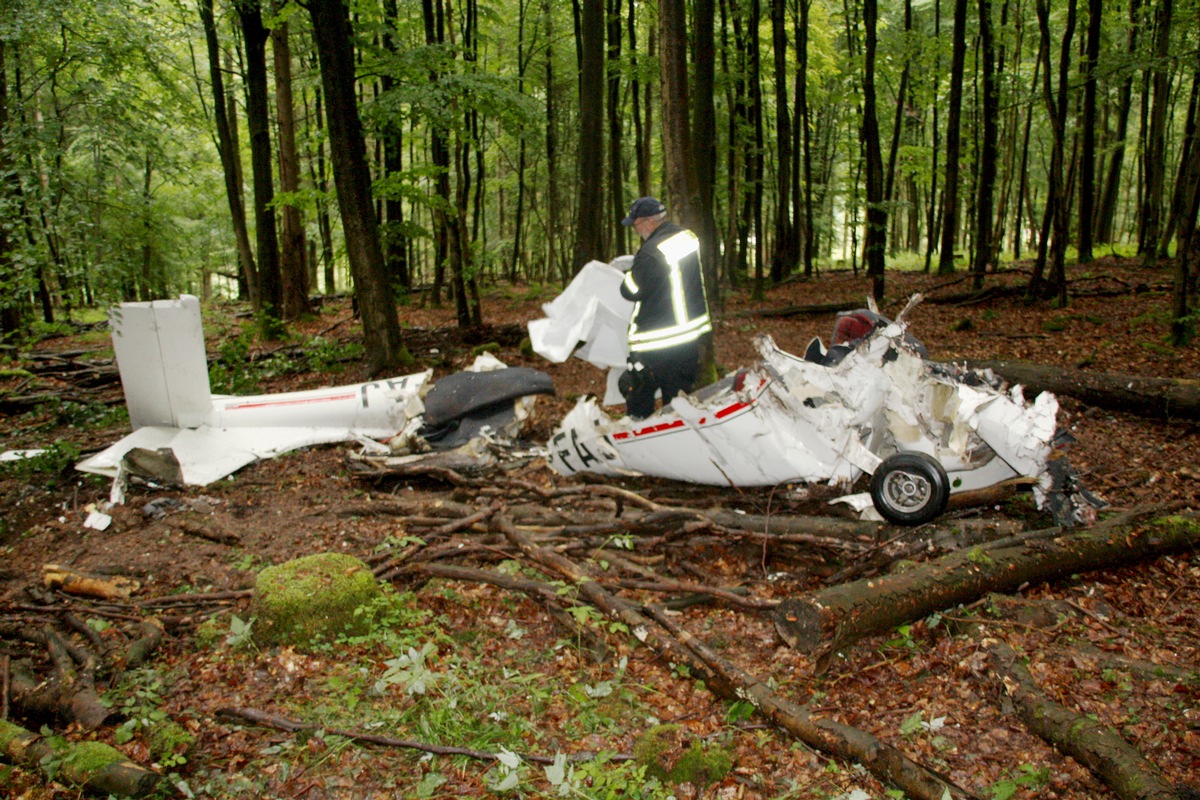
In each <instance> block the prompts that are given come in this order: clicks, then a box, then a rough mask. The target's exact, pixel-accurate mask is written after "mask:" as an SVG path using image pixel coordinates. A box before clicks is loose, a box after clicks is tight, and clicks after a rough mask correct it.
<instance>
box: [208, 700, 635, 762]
mask: <svg viewBox="0 0 1200 800" xmlns="http://www.w3.org/2000/svg"><path fill="white" fill-rule="evenodd" d="M216 716H218V717H221V718H224V719H228V720H235V721H239V722H249V723H250V724H252V725H260V726H262V727H264V728H274V729H275V730H280V731H287V732H289V733H296V732H299V731H311V730H316V729H318V728H319V729H321V730H323V731H325V733H326V734H332V735H334V736H343V737H345V738H347V739H350V740H351V741H355V742H363V743H365V744H377V745H380V746H382V747H402V748H406V749H408V750H419V751H420V752H422V753H432V754H433V755H435V756H466V757H467V758H474V759H476V760H478V761H498V760H499V759H500V754H499V753H492V752H489V751H487V750H474V749H472V748H470V747H451V746H446V745H437V744H427V743H425V742H418V741H415V740H413V739H397V738H395V737H392V736H380V735H379V734H376V733H364V732H362V731H352V730H347V729H345V728H328V727H326V726H324V725H318V724H316V723H314V722H302V721H300V720H296V719H290V718H288V717H283V716H280V715H278V714H271V713H268V712H266V711H259V710H258V709H255V708H244V707H233V706H226V707H224V708H218V709H217V710H216ZM518 755H520V756H521V758H522V760H524V761H529V762H530V763H533V764H553V763H554V760H555V756H546V755H539V754H536V753H523V754H518ZM594 758H596V754H595V753H571V754H570V755H568V756H567V761H569V762H572V763H578V762H580V761H590V760H592V759H594ZM631 760H633V756H631V755H622V754H616V755H613V756H611V757H610V758H609V761H631Z"/></svg>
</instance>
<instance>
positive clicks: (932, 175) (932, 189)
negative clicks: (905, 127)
mask: <svg viewBox="0 0 1200 800" xmlns="http://www.w3.org/2000/svg"><path fill="white" fill-rule="evenodd" d="M941 35H942V0H933V36H934V38H935V39H939V38H941ZM941 61H942V60H941V54H940V51H939V50H937V49H935V50H934V61H933V74H934V75H941V74H942V64H941ZM931 116H932V117H933V119H932V121H931V127H932V129H933V130H932V136H931V138H932V149H933V155H932V157H931V158H930V162H931V163H930V169H929V195H928V198H929V202H928V205H927V207H926V209H925V228H926V231H927V233H926V239H927V241H926V243H925V271H926V272H929V271H930V267H931V262H932V261H933V251H934V250H935V249H936V248H937V246H938V245H937V239H938V236H937V231H938V228H937V225H938V212H937V197H938V154H939V152H940V148H941V140H940V138H939V131H938V92H934V93H933V108H932V109H931Z"/></svg>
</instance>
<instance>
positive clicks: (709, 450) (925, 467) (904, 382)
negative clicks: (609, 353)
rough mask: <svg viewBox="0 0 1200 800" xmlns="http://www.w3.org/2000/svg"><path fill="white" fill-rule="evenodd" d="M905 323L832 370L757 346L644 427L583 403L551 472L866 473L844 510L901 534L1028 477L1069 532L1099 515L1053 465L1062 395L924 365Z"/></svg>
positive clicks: (764, 481)
mask: <svg viewBox="0 0 1200 800" xmlns="http://www.w3.org/2000/svg"><path fill="white" fill-rule="evenodd" d="M918 300H919V298H918ZM914 302H915V301H914ZM910 307H911V304H910ZM906 310H907V309H906ZM902 320H903V314H902V315H901V318H900V321H897V322H891V323H886V321H884V322H885V323H886V324H883V327H880V328H877V329H876V330H875V331H874V332H872V333H870V334H869V335H868V336H866V338H864V339H862V340H861V341H859V342H858V343H857V344H856V345H855V346H853V347H851V348H848V352H847V353H846V354H845V356H844V357H843V358H842V359H841V360H840V361H838V362H837V363H832V364H830V363H828V362H825V361H821V360H807V359H805V358H799V357H797V356H794V355H792V354H790V353H787V352H785V351H783V350H781V349H780V348H779V347H777V346H776V345H775V343H774V342H773V341H772V340H771V339H770V338H769V337H760V338H759V339H758V340H756V345H757V348H758V351H759V354H760V356H761V361H759V362H758V363H757V364H756V365H755V366H753V367H750V368H748V369H743V370H740V371H739V372H737V373H736V374H734V375H730V376H728V377H726V378H725V379H724V380H722V381H720V382H718V383H717V384H714V385H713V386H710V387H706V388H704V389H702V390H700V391H697V392H695V393H693V394H691V395H686V396H685V395H680V396H679V397H676V398H674V399H673V400H671V401H670V403H669V404H666V405H664V407H663V408H662V410H661V411H660V412H659V413H657V414H655V415H654V416H651V417H649V418H647V419H644V420H639V421H635V420H632V419H631V418H629V417H622V418H620V419H613V418H611V417H610V416H609V415H608V414H607V413H605V412H604V411H603V410H602V409H601V408H600V407H599V405H598V404H597V402H596V401H595V399H593V398H584V399H582V400H580V401H579V403H578V404H577V405H576V406H575V408H574V409H573V410H572V411H571V412H569V413H568V414H567V416H566V417H565V418H564V419H563V420H562V423H561V425H560V426H559V428H558V429H557V430H556V431H555V432H554V433H553V435H552V437H551V439H550V442H549V444H548V450H549V458H550V464H551V466H552V467H553V469H554V470H555V471H557V472H558V473H560V474H563V475H571V474H575V473H579V472H591V473H596V474H601V475H613V476H626V477H627V476H634V475H646V476H653V477H661V478H670V479H674V480H681V481H689V482H693V483H702V484H710V485H717V486H734V487H753V486H773V485H777V484H783V483H819V482H827V483H829V484H831V485H839V486H844V487H849V486H850V485H851V484H853V483H854V482H855V481H856V480H857V479H858V478H859V477H860V476H861V475H863V474H864V473H865V474H870V475H871V476H872V479H871V486H870V491H869V492H867V493H863V494H859V495H850V496H846V497H843V498H839V500H840V501H843V502H847V503H849V504H851V505H852V506H853V507H854V508H856V509H858V510H859V511H863V512H864V515H866V516H874V513H875V512H877V513H878V514H879V515H882V517H883V518H886V519H888V520H889V521H891V522H896V523H899V524H920V523H923V522H926V521H928V520H930V519H933V518H934V517H936V516H938V515H939V514H940V513H941V512H942V511H943V510H944V509H945V506H946V502H947V500H948V497H949V495H950V494H952V493H958V492H965V491H969V490H974V489H981V488H985V487H989V486H994V485H996V484H999V483H1002V482H1005V481H1010V480H1012V479H1021V478H1024V479H1026V480H1027V481H1029V482H1031V483H1033V484H1034V492H1035V496H1036V499H1037V502H1038V506H1039V508H1040V507H1043V506H1044V505H1045V504H1046V502H1047V498H1048V497H1049V496H1050V495H1051V494H1052V493H1056V492H1057V493H1059V494H1063V493H1068V494H1070V496H1069V497H1066V498H1065V500H1063V501H1062V502H1057V503H1052V504H1051V508H1052V510H1054V511H1055V514H1056V517H1058V519H1057V521H1058V522H1059V524H1079V523H1086V522H1088V521H1090V520H1091V519H1094V515H1095V508H1096V507H1097V506H1098V505H1100V503H1099V501H1096V500H1095V498H1093V497H1091V496H1090V495H1088V494H1087V493H1086V492H1085V491H1083V490H1082V487H1080V486H1078V481H1077V478H1074V480H1073V481H1068V482H1070V483H1072V485H1070V486H1068V485H1066V482H1064V481H1063V480H1062V479H1061V478H1060V479H1057V480H1056V478H1055V476H1054V475H1052V472H1051V470H1050V469H1049V467H1048V464H1049V463H1050V462H1051V456H1052V453H1053V451H1054V449H1055V447H1056V444H1057V442H1056V432H1057V425H1056V416H1057V412H1058V403H1057V401H1056V399H1055V398H1054V396H1053V395H1051V394H1048V393H1043V394H1040V395H1039V396H1038V397H1037V398H1036V399H1035V400H1034V401H1033V402H1031V403H1030V402H1026V400H1025V399H1024V397H1023V395H1022V392H1021V389H1020V387H1013V388H1012V389H1011V390H1008V391H1002V390H1001V387H1000V386H999V385H998V384H997V382H996V381H995V379H994V378H992V376H991V375H990V373H980V372H975V371H971V370H967V369H965V368H960V367H957V366H954V365H946V364H940V363H936V362H931V361H927V360H926V359H924V358H923V357H922V355H921V353H920V348H919V344H915V343H914V340H913V339H912V338H911V337H908V336H906V334H905V329H906V326H905V324H904V322H903V321H902ZM1063 463H1064V464H1065V462H1063ZM1067 470H1068V472H1069V476H1071V477H1073V473H1071V472H1070V471H1069V467H1067Z"/></svg>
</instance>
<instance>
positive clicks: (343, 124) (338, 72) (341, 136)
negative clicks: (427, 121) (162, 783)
mask: <svg viewBox="0 0 1200 800" xmlns="http://www.w3.org/2000/svg"><path fill="white" fill-rule="evenodd" d="M308 12H309V15H310V16H311V17H312V24H313V38H314V39H315V42H316V48H317V56H318V58H319V59H320V64H321V84H322V86H323V87H324V90H325V99H326V104H327V115H326V117H327V119H326V122H327V124H328V126H329V142H330V149H331V152H332V155H333V179H334V183H335V185H336V186H337V194H338V205H339V207H340V209H341V214H342V230H343V233H344V234H345V237H346V255H347V257H348V259H349V261H350V270H351V274H352V275H353V277H354V292H355V296H356V297H357V299H358V308H359V313H360V314H361V315H362V320H363V340H364V344H365V346H366V355H367V364H368V367H369V368H370V370H371V373H372V374H373V375H379V374H381V373H383V372H384V371H385V370H390V369H393V368H395V367H399V366H406V365H408V364H411V363H412V357H411V356H410V355H409V353H408V350H407V348H405V346H404V342H403V340H402V339H401V337H400V320H399V317H398V316H397V315H396V305H395V302H394V301H393V300H392V295H391V291H390V287H389V285H388V275H387V267H386V265H385V264H384V262H383V250H382V248H381V247H380V245H379V231H378V227H377V225H378V223H377V222H376V219H375V207H374V205H373V203H372V198H371V175H370V170H369V167H368V165H367V148H366V142H365V140H364V139H363V134H362V124H361V122H360V121H359V119H358V105H357V100H356V98H355V92H354V74H355V71H354V56H353V51H352V49H351V38H350V36H351V28H350V18H349V16H348V15H347V11H346V7H345V6H344V5H343V4H342V2H341V0H308Z"/></svg>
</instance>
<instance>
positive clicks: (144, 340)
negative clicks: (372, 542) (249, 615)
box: [77, 295, 554, 502]
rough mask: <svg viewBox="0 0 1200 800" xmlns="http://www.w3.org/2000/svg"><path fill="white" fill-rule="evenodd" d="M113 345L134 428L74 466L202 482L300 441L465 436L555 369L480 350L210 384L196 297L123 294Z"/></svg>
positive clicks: (519, 407) (120, 485)
mask: <svg viewBox="0 0 1200 800" xmlns="http://www.w3.org/2000/svg"><path fill="white" fill-rule="evenodd" d="M109 321H110V324H111V327H112V332H113V348H114V351H115V353H116V360H117V365H118V368H119V370H120V375H121V384H122V386H123V387H124V390H125V403H126V406H127V407H128V409H129V419H130V423H131V424H132V427H133V432H132V433H131V434H129V435H128V436H125V437H124V438H122V439H121V440H120V441H118V442H116V443H115V444H113V445H112V446H110V447H108V448H107V449H105V450H103V451H101V452H99V453H96V454H95V455H93V456H91V457H89V458H87V459H85V460H84V461H82V462H81V463H79V464H78V465H77V468H78V469H80V470H82V471H84V472H91V473H97V474H101V475H107V476H109V477H112V478H114V479H115V482H114V487H113V498H112V499H113V502H121V497H122V494H123V491H124V484H125V481H126V480H127V478H128V477H129V476H131V475H132V476H136V477H139V478H143V479H147V480H153V481H159V482H164V483H170V484H175V485H192V486H204V485H206V484H209V483H211V482H213V481H215V480H218V479H220V478H223V477H225V476H227V475H230V474H231V473H233V472H234V471H236V470H238V469H240V468H241V467H243V466H246V465H247V464H250V463H252V462H254V461H257V460H259V459H264V458H273V457H275V456H277V455H280V454H282V453H286V452H288V451H291V450H295V449H297V448H300V447H308V446H312V445H318V444H331V443H335V442H346V441H353V442H359V443H361V444H362V445H363V446H364V447H365V448H366V449H368V450H371V451H373V452H376V453H383V454H388V455H391V456H397V455H403V454H414V455H415V454H420V453H427V452H430V451H445V450H451V449H453V448H458V447H461V446H464V445H465V444H466V443H467V442H469V441H470V440H471V439H472V437H474V436H476V435H478V434H480V432H484V433H486V432H488V431H499V430H501V429H503V428H505V426H510V425H511V424H512V423H513V422H514V420H515V421H517V422H518V423H519V422H520V421H521V420H523V419H524V418H526V417H527V416H528V408H529V407H530V406H531V405H532V402H533V398H534V396H536V395H538V394H551V393H553V391H554V387H553V384H552V383H551V381H550V377H549V376H548V375H546V374H545V373H543V372H540V371H538V370H534V369H528V368H507V367H505V365H504V364H502V363H500V362H499V361H498V360H496V359H495V358H494V357H491V356H487V355H485V356H481V357H480V358H479V359H477V360H476V363H475V365H474V366H473V367H472V370H471V371H467V372H460V373H456V374H453V375H449V376H447V377H446V378H444V379H442V380H441V381H438V383H437V384H436V385H435V384H433V383H432V382H431V378H432V374H433V373H432V370H427V371H425V372H420V373H416V374H413V375H404V376H399V377H393V378H386V379H381V380H375V381H368V382H365V383H357V384H352V385H347V386H335V387H328V388H321V389H312V390H308V391H299V392H283V393H278V394H266V395H258V396H249V397H234V396H221V395H213V394H212V393H211V390H210V386H209V381H208V362H207V358H206V355H205V349H204V333H203V327H202V325H201V319H200V301H199V300H198V299H197V298H195V297H193V296H190V295H183V296H181V297H180V298H179V299H178V300H155V301H152V302H148V303H123V304H121V305H120V306H119V307H117V308H115V309H114V310H113V313H112V314H111V315H110V320H109Z"/></svg>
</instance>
